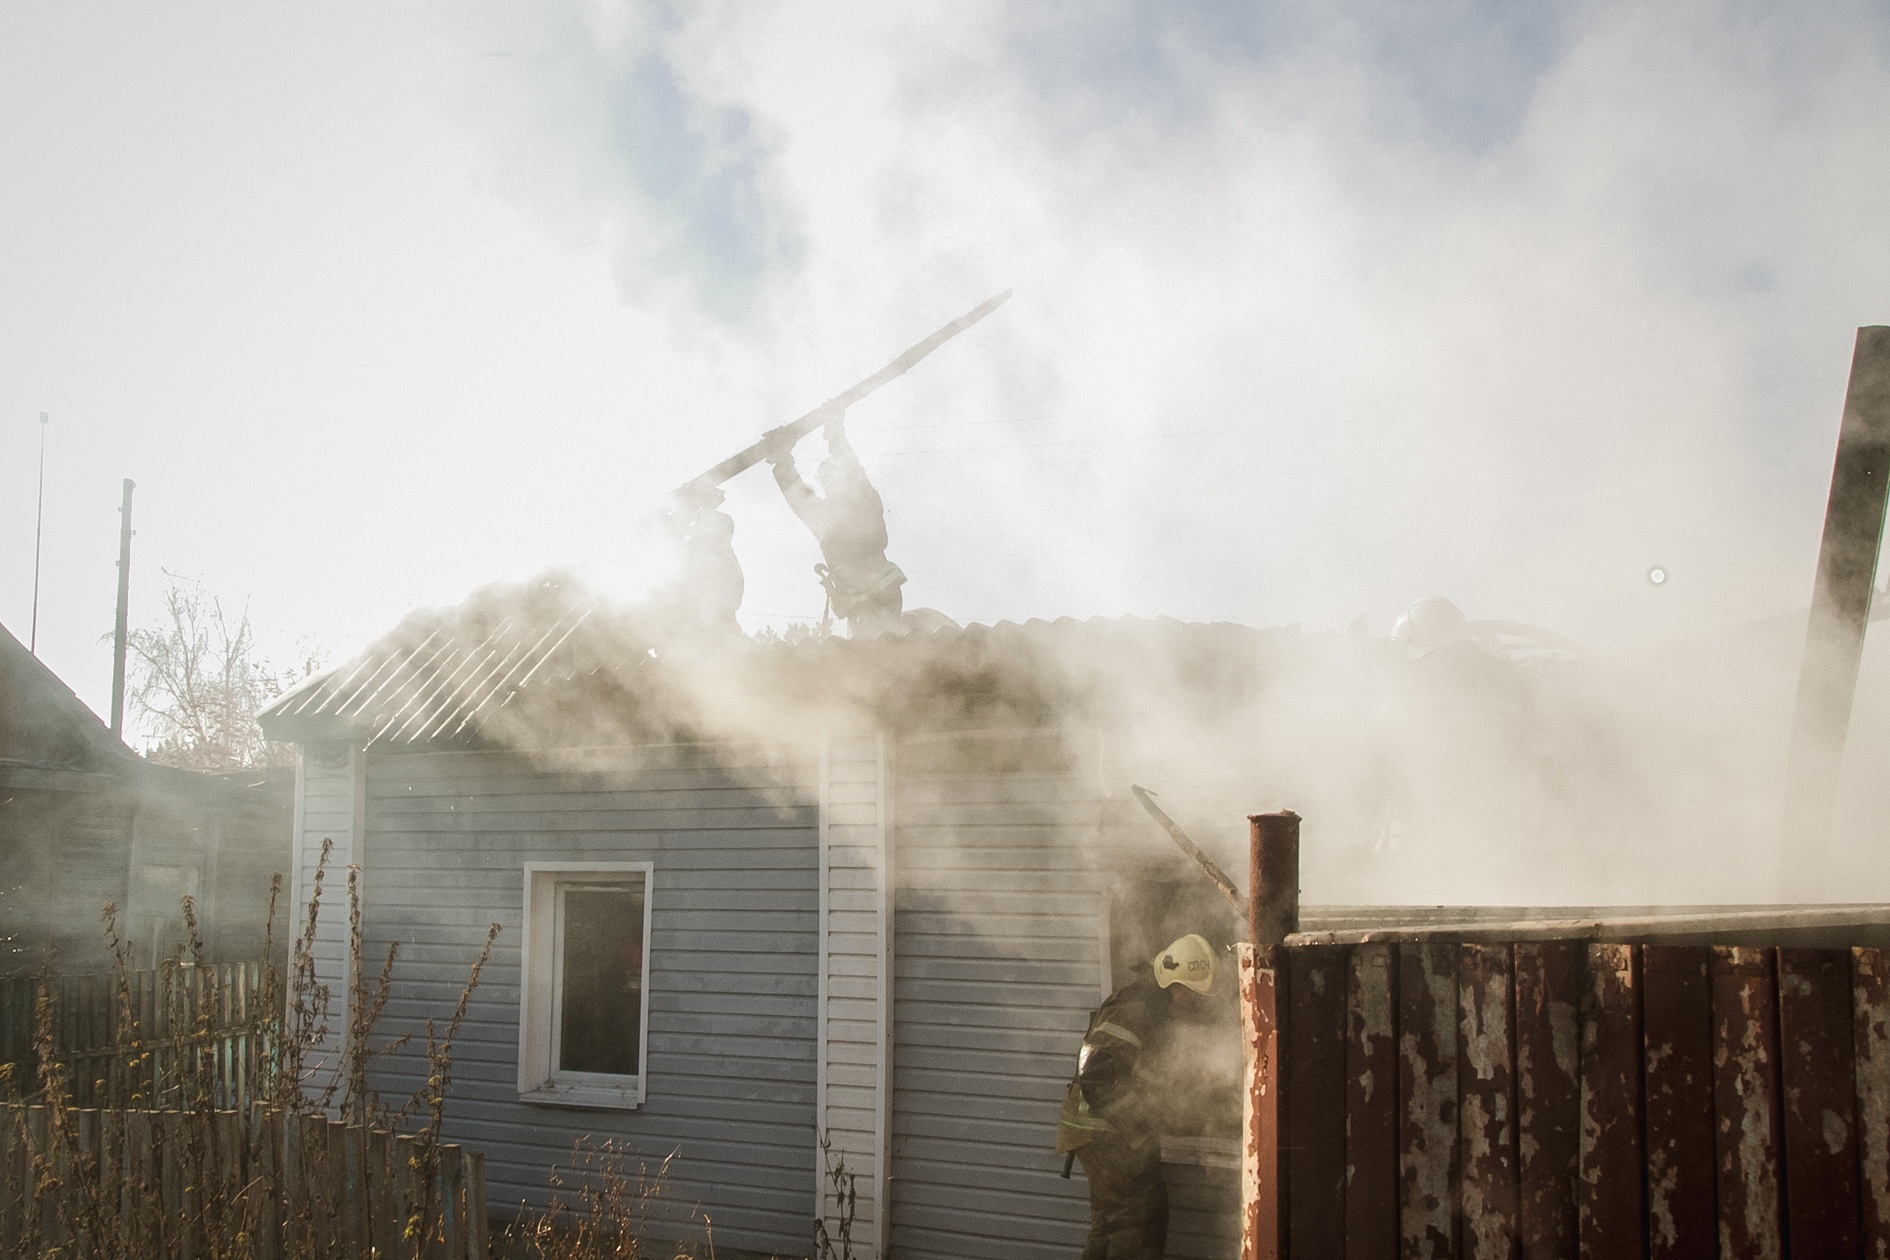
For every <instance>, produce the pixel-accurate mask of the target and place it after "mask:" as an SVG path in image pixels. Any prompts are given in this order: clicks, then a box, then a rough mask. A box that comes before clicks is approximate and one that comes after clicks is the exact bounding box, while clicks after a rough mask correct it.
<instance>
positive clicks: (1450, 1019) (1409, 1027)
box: [1398, 944, 1458, 1260]
mask: <svg viewBox="0 0 1890 1260" xmlns="http://www.w3.org/2000/svg"><path fill="white" fill-rule="evenodd" d="M1457 949H1458V947H1457V946H1455V945H1449V944H1422V945H1400V946H1399V947H1398V973H1399V974H1398V1005H1399V1012H1398V1015H1399V1018H1398V1060H1399V1074H1398V1096H1399V1099H1400V1101H1401V1103H1402V1114H1401V1116H1400V1122H1401V1123H1400V1135H1399V1164H1398V1174H1399V1189H1400V1194H1399V1203H1398V1216H1399V1238H1400V1240H1401V1244H1400V1250H1401V1252H1402V1254H1403V1255H1404V1256H1405V1257H1407V1260H1446V1258H1454V1257H1455V1256H1456V1255H1457V1254H1458V1250H1457V1244H1458V1239H1457V1187H1458V1165H1457Z"/></svg>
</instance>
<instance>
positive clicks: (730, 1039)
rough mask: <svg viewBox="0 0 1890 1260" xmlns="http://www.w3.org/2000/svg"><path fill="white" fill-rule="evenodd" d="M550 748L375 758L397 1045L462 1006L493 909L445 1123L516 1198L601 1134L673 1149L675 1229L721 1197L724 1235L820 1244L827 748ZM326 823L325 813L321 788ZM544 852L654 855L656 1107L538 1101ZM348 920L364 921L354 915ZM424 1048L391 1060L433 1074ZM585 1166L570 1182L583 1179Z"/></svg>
mask: <svg viewBox="0 0 1890 1260" xmlns="http://www.w3.org/2000/svg"><path fill="white" fill-rule="evenodd" d="M536 761H537V764H534V762H533V761H530V760H527V759H526V758H524V757H520V756H507V755H504V754H499V753H483V752H482V753H468V752H454V753H433V752H429V753H413V754H384V755H375V756H373V757H371V758H370V759H369V761H368V765H367V775H366V783H367V798H368V817H369V822H368V826H367V829H366V831H367V834H366V862H367V868H368V872H369V876H368V881H367V890H368V897H367V912H368V913H367V921H368V928H367V936H368V938H369V945H368V949H369V952H370V954H372V953H374V952H375V951H377V950H378V951H384V950H385V947H386V946H385V942H387V941H390V940H391V941H396V942H398V943H399V944H400V947H401V950H402V955H401V959H400V961H399V962H398V963H397V964H396V967H395V974H396V977H397V983H396V986H395V990H394V996H393V999H392V1000H391V1001H390V1002H389V1004H388V1008H387V1013H386V1015H385V1017H384V1018H383V1020H382V1024H381V1027H380V1029H379V1030H378V1033H379V1035H380V1037H381V1038H382V1039H385V1038H390V1037H396V1036H399V1035H400V1034H402V1033H404V1032H410V1031H414V1030H417V1029H419V1028H420V1027H421V1026H422V1023H423V1021H424V1020H425V1019H426V1018H427V1017H428V1016H432V1017H434V1018H435V1020H436V1021H443V1020H444V1019H445V1018H446V1017H447V1016H449V1015H450V1013H451V1010H452V1006H453V1003H454V1002H455V1001H456V1000H457V998H458V995H459V991H460V987H461V985H462V984H463V982H464V979H465V975H466V969H467V967H468V966H469V965H470V964H471V962H472V959H473V958H474V956H475V955H476V954H477V952H478V949H479V946H480V943H481V942H482V941H483V939H484V937H485V932H486V926H487V924H489V923H494V922H496V923H498V924H500V927H501V933H500V936H499V940H498V943H497V944H496V945H495V946H494V948H493V953H492V959H491V961H490V962H489V963H488V965H487V967H486V970H485V973H484V976H483V977H482V979H481V982H480V987H479V989H478V991H477V992H476V993H475V995H474V997H473V1000H472V1004H471V1007H470V1009H469V1011H468V1016H467V1022H466V1024H465V1025H464V1027H463V1029H462V1035H461V1040H460V1043H459V1045H458V1046H457V1047H456V1049H455V1054H454V1065H453V1083H452V1096H451V1098H450V1100H449V1102H448V1104H447V1108H446V1117H447V1118H446V1125H445V1129H446V1136H447V1139H448V1140H449V1141H455V1142H462V1143H465V1144H466V1145H467V1146H469V1147H472V1148H474V1149H477V1150H481V1151H484V1152H485V1153H486V1178H487V1185H488V1199H489V1201H490V1203H491V1204H492V1205H493V1209H494V1211H495V1212H498V1213H501V1214H505V1213H506V1205H515V1204H518V1203H520V1202H525V1203H530V1204H534V1205H541V1204H543V1203H544V1202H545V1199H546V1180H547V1171H548V1170H549V1169H550V1168H551V1167H552V1166H554V1165H557V1166H559V1167H561V1168H564V1169H569V1168H570V1167H571V1166H572V1163H573V1154H572V1153H573V1148H574V1144H576V1143H578V1142H579V1141H580V1140H589V1141H593V1142H603V1141H611V1142H615V1143H617V1144H618V1145H619V1146H620V1147H622V1148H623V1149H624V1150H625V1151H626V1152H627V1153H628V1155H629V1158H630V1160H631V1162H632V1165H633V1166H634V1165H635V1164H636V1163H638V1162H641V1163H642V1164H643V1165H645V1166H646V1167H647V1168H648V1169H650V1170H652V1171H653V1170H655V1169H656V1168H657V1167H658V1166H660V1165H662V1164H663V1162H664V1161H665V1160H666V1159H667V1160H669V1161H670V1162H669V1164H668V1169H667V1172H666V1174H665V1184H664V1189H663V1194H662V1199H661V1202H663V1203H666V1204H667V1205H668V1206H667V1209H666V1212H667V1218H666V1223H667V1225H668V1227H669V1229H670V1231H671V1232H681V1231H683V1230H686V1229H687V1228H688V1223H687V1221H688V1218H689V1217H691V1216H692V1215H694V1214H696V1213H698V1212H701V1213H706V1214H707V1215H708V1216H709V1217H710V1218H711V1219H712V1220H713V1221H714V1226H715V1238H716V1242H717V1244H718V1245H721V1246H727V1247H736V1248H744V1249H748V1250H753V1251H759V1252H762V1253H771V1252H773V1253H779V1254H782V1255H805V1254H807V1252H808V1250H809V1247H810V1240H809V1230H810V1226H811V1222H812V1215H813V1204H814V1202H815V1199H814V1194H815V1185H814V1169H815V1166H816V1150H815V1145H814V1131H815V1123H814V1121H815V1111H814V1093H815V1053H814V1023H815V992H816V974H815V973H816V932H817V908H818V888H817V883H818V851H817V834H818V831H817V826H818V804H817V786H818V785H817V763H816V760H815V757H814V756H813V753H812V750H811V749H810V750H808V752H807V753H806V754H805V755H802V756H799V757H797V758H795V759H792V760H791V761H788V762H786V763H783V762H782V761H780V760H778V759H775V758H772V757H770V756H769V755H767V754H766V753H765V752H763V751H762V750H757V749H752V748H745V747H728V748H714V749H710V748H687V747H670V748H656V749H649V748H639V749H622V750H611V751H595V750H592V751H587V752H585V753H583V754H570V755H565V756H562V757H560V758H558V759H556V760H553V759H551V758H546V757H541V758H538V759H536ZM310 817H311V818H314V817H315V808H314V802H313V801H311V806H310ZM527 861H535V862H559V861H572V862H581V861H624V862H636V861H648V862H651V863H653V864H654V867H655V871H654V875H653V878H652V883H651V905H652V908H653V914H654V918H653V921H652V926H651V942H650V961H651V968H650V997H649V1011H650V1013H649V1025H650V1026H649V1032H648V1038H649V1060H648V1063H647V1064H646V1068H645V1071H646V1075H647V1080H648V1090H647V1092H648V1098H647V1101H646V1102H645V1103H644V1105H643V1106H642V1107H641V1108H638V1109H636V1110H628V1111H626V1110H602V1109H597V1110H587V1109H574V1108H565V1107H553V1106H545V1105H535V1104H525V1103H521V1102H520V1101H519V1100H518V1088H517V1072H518V1066H517V1065H518V1037H517V1023H518V994H519V989H518V986H519V982H520V977H519V946H520V940H521V926H522V919H523V907H522V900H523V874H522V867H523V864H524V863H525V862H527ZM344 926H345V919H344ZM423 1074H424V1063H423V1061H422V1057H421V1056H420V1055H419V1054H416V1053H414V1052H413V1051H411V1050H409V1051H405V1052H402V1053H400V1054H397V1055H394V1056H391V1057H389V1058H387V1059H385V1060H383V1061H381V1063H380V1065H379V1070H378V1071H377V1074H376V1083H377V1085H378V1086H379V1087H380V1089H381V1090H382V1092H383V1095H384V1096H385V1097H387V1098H390V1099H399V1098H401V1097H404V1096H405V1095H407V1094H408V1093H409V1092H411V1091H412V1090H414V1089H416V1088H418V1087H419V1086H420V1084H421V1082H422V1078H423ZM567 1180H568V1177H567Z"/></svg>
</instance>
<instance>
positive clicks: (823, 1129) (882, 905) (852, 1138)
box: [814, 735, 893, 1260]
mask: <svg viewBox="0 0 1890 1260" xmlns="http://www.w3.org/2000/svg"><path fill="white" fill-rule="evenodd" d="M889 746H890V745H889V741H888V740H887V739H886V738H885V737H884V736H883V735H858V736H835V737H832V738H828V739H823V740H822V741H821V757H820V833H819V836H820V839H819V844H820V876H819V878H820V928H819V933H818V937H819V967H818V975H819V979H818V984H817V988H816V993H817V997H816V1001H817V1004H818V1005H817V1008H816V1018H815V1030H816V1031H815V1128H816V1134H815V1136H816V1143H815V1149H814V1161H815V1169H814V1174H815V1194H816V1201H815V1204H814V1211H815V1213H816V1215H817V1216H821V1215H823V1214H824V1215H826V1216H827V1219H828V1221H829V1228H830V1229H832V1228H835V1223H834V1222H833V1221H832V1218H831V1214H830V1212H829V1202H830V1186H831V1183H830V1179H829V1175H828V1166H827V1159H828V1152H827V1151H826V1150H825V1149H823V1148H822V1146H821V1145H820V1142H821V1141H822V1140H825V1141H826V1142H828V1143H830V1144H831V1148H832V1153H833V1155H834V1156H837V1157H838V1158H839V1159H841V1160H843V1161H844V1162H845V1166H846V1169H847V1171H848V1172H849V1173H851V1174H852V1175H853V1177H854V1189H855V1193H856V1195H857V1200H856V1202H857V1204H858V1208H857V1211H858V1215H857V1216H856V1218H855V1220H854V1222H853V1233H852V1242H853V1247H854V1254H855V1255H856V1256H860V1257H861V1260H875V1258H877V1257H881V1256H884V1255H886V1254H887V1251H888V1238H889V1233H890V1225H891V1210H890V1209H891V1195H890V1182H891V1172H892V1159H891V1134H892V1083H891V1074H892V1032H893V1024H892V940H893V936H892V888H893V881H892V870H893V864H892V863H893V848H892V828H891V818H892V810H891V792H892V772H891V768H890V764H889V757H888V749H889ZM841 1046H844V1052H836V1048H837V1047H841Z"/></svg>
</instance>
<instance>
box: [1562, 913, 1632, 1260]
mask: <svg viewBox="0 0 1890 1260" xmlns="http://www.w3.org/2000/svg"><path fill="white" fill-rule="evenodd" d="M1588 980H1589V983H1588V985H1587V987H1586V990H1585V992H1584V994H1583V998H1584V1002H1583V1007H1582V1050H1581V1056H1582V1058H1581V1070H1582V1128H1581V1139H1582V1140H1581V1175H1580V1179H1579V1182H1578V1183H1577V1186H1576V1212H1577V1221H1576V1230H1577V1238H1578V1243H1579V1250H1580V1254H1581V1255H1582V1256H1583V1257H1584V1258H1592V1260H1628V1258H1629V1257H1637V1256H1641V1255H1644V1254H1645V1252H1646V1230H1645V1219H1644V1216H1643V1213H1644V1210H1645V1197H1644V1194H1643V1184H1642V1178H1643V1176H1644V1175H1645V1168H1644V1167H1643V1163H1642V1154H1641V1151H1642V1147H1641V1009H1640V1007H1641V1004H1640V983H1639V981H1640V976H1639V959H1638V958H1637V956H1636V952H1635V949H1634V947H1633V946H1631V945H1602V944H1595V945H1590V946H1589V947H1588Z"/></svg>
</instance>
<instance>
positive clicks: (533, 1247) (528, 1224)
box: [495, 1139, 715, 1260]
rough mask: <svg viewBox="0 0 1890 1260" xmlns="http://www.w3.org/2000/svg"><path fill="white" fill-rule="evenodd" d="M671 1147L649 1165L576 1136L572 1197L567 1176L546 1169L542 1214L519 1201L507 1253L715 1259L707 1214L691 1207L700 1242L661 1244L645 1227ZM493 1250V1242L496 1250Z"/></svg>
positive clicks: (523, 1259)
mask: <svg viewBox="0 0 1890 1260" xmlns="http://www.w3.org/2000/svg"><path fill="white" fill-rule="evenodd" d="M675 1158H676V1153H675V1152H673V1151H672V1152H671V1153H670V1154H669V1155H668V1156H666V1157H665V1158H664V1160H663V1162H662V1163H660V1164H658V1165H657V1166H656V1169H655V1170H654V1171H651V1169H650V1168H649V1166H648V1165H647V1164H644V1163H642V1162H638V1164H637V1165H636V1168H635V1171H634V1172H633V1171H631V1168H630V1155H629V1152H627V1151H625V1150H624V1148H623V1147H621V1146H619V1145H618V1144H617V1143H615V1142H608V1141H607V1142H601V1143H599V1142H593V1141H591V1140H589V1139H579V1140H578V1142H577V1143H576V1144H575V1145H574V1147H573V1148H572V1168H571V1172H572V1174H573V1175H574V1176H575V1178H576V1187H575V1189H576V1196H575V1199H567V1198H566V1180H565V1178H564V1177H562V1176H560V1175H559V1173H558V1170H557V1169H555V1168H554V1169H552V1172H551V1197H550V1201H549V1203H548V1204H547V1205H546V1207H545V1209H544V1210H543V1211H541V1212H534V1211H529V1210H527V1209H526V1208H525V1207H524V1206H523V1205H520V1209H519V1217H518V1221H517V1223H516V1224H515V1225H514V1226H513V1228H512V1229H511V1231H510V1242H511V1247H510V1249H509V1250H508V1252H507V1255H508V1256H510V1257H516V1258H517V1260H714V1257H715V1229H714V1225H713V1223H712V1222H711V1221H710V1220H709V1217H708V1215H707V1214H706V1213H703V1212H702V1211H700V1210H699V1209H698V1210H696V1211H693V1212H691V1213H690V1217H691V1218H692V1219H697V1220H700V1221H701V1222H702V1228H703V1240H702V1243H701V1245H700V1246H697V1245H696V1244H695V1243H694V1242H692V1241H687V1240H685V1241H677V1242H661V1243H658V1242H656V1241H654V1240H652V1239H650V1238H649V1236H648V1234H647V1233H646V1227H647V1225H648V1222H649V1220H650V1218H651V1217H652V1216H654V1215H655V1213H656V1207H657V1204H658V1202H659V1201H660V1200H661V1199H662V1197H663V1191H664V1187H665V1185H666V1184H667V1182H668V1178H669V1166H670V1163H671V1162H672V1161H673V1160H674V1159H675ZM495 1250H496V1248H495Z"/></svg>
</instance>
